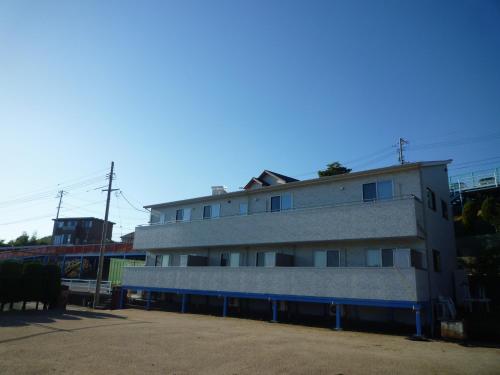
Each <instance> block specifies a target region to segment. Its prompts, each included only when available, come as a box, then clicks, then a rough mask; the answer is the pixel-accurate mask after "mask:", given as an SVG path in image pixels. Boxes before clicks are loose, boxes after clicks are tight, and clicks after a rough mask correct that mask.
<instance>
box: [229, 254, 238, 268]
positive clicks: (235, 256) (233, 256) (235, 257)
mask: <svg viewBox="0 0 500 375" xmlns="http://www.w3.org/2000/svg"><path fill="white" fill-rule="evenodd" d="M229 265H230V266H231V267H239V266H240V253H231V255H230V258H229Z"/></svg>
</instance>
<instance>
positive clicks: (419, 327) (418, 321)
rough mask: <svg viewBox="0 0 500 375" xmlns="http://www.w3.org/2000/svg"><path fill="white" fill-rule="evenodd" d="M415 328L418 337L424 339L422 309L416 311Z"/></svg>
mask: <svg viewBox="0 0 500 375" xmlns="http://www.w3.org/2000/svg"><path fill="white" fill-rule="evenodd" d="M415 326H416V328H417V333H416V335H415V336H416V337H422V319H421V317H420V307H417V308H416V309H415Z"/></svg>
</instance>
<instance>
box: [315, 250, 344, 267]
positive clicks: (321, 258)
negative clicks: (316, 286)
mask: <svg viewBox="0 0 500 375" xmlns="http://www.w3.org/2000/svg"><path fill="white" fill-rule="evenodd" d="M314 267H340V251H338V250H329V251H315V252H314Z"/></svg>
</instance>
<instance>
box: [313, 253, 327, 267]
mask: <svg viewBox="0 0 500 375" xmlns="http://www.w3.org/2000/svg"><path fill="white" fill-rule="evenodd" d="M314 267H326V251H315V252H314Z"/></svg>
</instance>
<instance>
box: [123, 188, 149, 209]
mask: <svg viewBox="0 0 500 375" xmlns="http://www.w3.org/2000/svg"><path fill="white" fill-rule="evenodd" d="M120 195H121V196H122V197H123V199H124V200H125V202H127V203H128V204H129V206H130V207H132V208H133V209H134V210H136V211H139V212H147V213H148V214H149V213H150V212H149V211H148V210H145V209H140V208H137V207H135V206H134V205H133V204H132V203H130V201H129V200H128V199H127V197H126V196H125V195H124V194H123V190H120Z"/></svg>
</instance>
